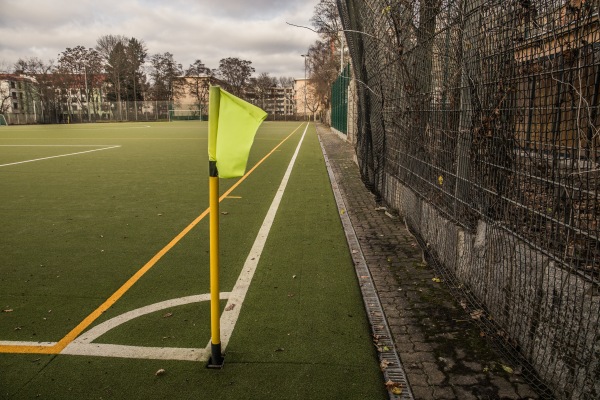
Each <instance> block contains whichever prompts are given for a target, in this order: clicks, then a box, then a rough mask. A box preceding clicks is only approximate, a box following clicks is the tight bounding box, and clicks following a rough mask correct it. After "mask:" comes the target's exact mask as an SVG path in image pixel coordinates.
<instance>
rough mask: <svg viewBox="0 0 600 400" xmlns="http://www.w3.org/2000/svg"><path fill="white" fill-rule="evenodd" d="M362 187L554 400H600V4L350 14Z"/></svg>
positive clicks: (514, 0)
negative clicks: (388, 209) (392, 214)
mask: <svg viewBox="0 0 600 400" xmlns="http://www.w3.org/2000/svg"><path fill="white" fill-rule="evenodd" d="M338 8H339V10H340V14H341V17H342V21H343V26H344V29H345V33H346V38H347V42H348V46H349V50H350V53H351V59H352V63H353V65H352V66H353V75H354V78H355V81H356V83H357V85H356V88H357V95H356V98H357V119H356V121H355V123H356V124H357V136H356V145H357V148H356V151H357V155H358V159H359V165H360V169H361V173H362V177H363V179H364V181H365V183H366V184H367V186H368V187H369V188H370V189H371V190H372V191H373V192H374V193H375V194H376V195H377V196H378V197H379V198H380V199H381V200H383V201H385V202H387V203H388V204H389V205H391V206H393V207H396V208H398V209H400V210H401V211H402V214H403V215H404V216H405V218H406V220H407V222H408V224H409V226H410V227H411V228H412V229H413V230H414V231H415V232H416V233H417V234H418V235H419V237H420V238H421V239H422V240H423V243H424V244H425V245H426V246H427V250H428V253H429V255H430V256H431V258H432V260H433V261H435V263H434V264H435V265H436V266H437V267H438V268H440V270H441V271H443V272H444V274H445V277H446V281H447V283H448V284H449V286H450V287H451V289H452V290H453V292H454V293H455V295H456V297H457V298H458V300H459V301H460V304H461V305H463V307H464V308H465V310H466V311H467V312H469V313H470V314H471V317H472V319H473V320H474V321H477V322H478V323H480V324H481V326H482V328H484V330H485V332H486V333H487V334H488V336H489V337H490V338H492V339H493V340H494V341H495V342H496V343H497V344H499V345H500V348H501V349H502V351H503V354H504V355H505V356H506V357H508V358H510V359H511V360H512V361H513V362H514V363H515V366H517V365H518V366H519V368H522V370H523V375H524V376H525V377H527V378H528V379H529V380H530V382H531V383H532V384H533V385H534V386H535V387H536V388H537V389H538V391H539V393H540V395H541V396H542V397H547V398H551V397H557V398H562V399H592V398H600V288H599V284H600V197H599V192H600V135H599V127H600V116H599V115H598V111H599V105H598V104H599V95H600V19H599V17H598V11H599V8H600V4H599V1H598V0H338Z"/></svg>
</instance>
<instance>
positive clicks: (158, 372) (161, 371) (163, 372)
mask: <svg viewBox="0 0 600 400" xmlns="http://www.w3.org/2000/svg"><path fill="white" fill-rule="evenodd" d="M166 373H167V371H165V370H164V369H162V368H161V369H159V370H158V371H156V372H155V373H154V375H156V376H161V375H164V374H166Z"/></svg>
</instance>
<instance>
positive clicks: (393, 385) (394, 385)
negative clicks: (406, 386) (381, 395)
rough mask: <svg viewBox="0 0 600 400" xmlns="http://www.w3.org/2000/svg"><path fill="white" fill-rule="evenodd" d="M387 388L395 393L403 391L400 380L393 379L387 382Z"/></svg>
mask: <svg viewBox="0 0 600 400" xmlns="http://www.w3.org/2000/svg"><path fill="white" fill-rule="evenodd" d="M385 388H386V389H387V390H389V391H390V392H392V393H393V394H400V393H402V384H401V383H398V382H394V381H392V380H391V379H390V380H388V381H387V382H386V383H385Z"/></svg>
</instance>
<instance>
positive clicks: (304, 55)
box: [302, 54, 308, 119]
mask: <svg viewBox="0 0 600 400" xmlns="http://www.w3.org/2000/svg"><path fill="white" fill-rule="evenodd" d="M302 57H304V119H306V118H307V114H306V84H307V82H306V60H307V58H308V54H302Z"/></svg>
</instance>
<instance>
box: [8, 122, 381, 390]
mask: <svg viewBox="0 0 600 400" xmlns="http://www.w3.org/2000/svg"><path fill="white" fill-rule="evenodd" d="M247 171H248V172H247V174H246V176H244V177H243V178H240V179H232V180H221V181H220V185H221V206H220V207H221V208H220V211H221V215H220V220H221V224H220V226H221V235H220V236H221V240H220V243H221V253H220V258H221V260H220V262H221V292H222V293H221V298H222V301H221V308H222V310H223V311H222V312H223V315H222V341H223V346H224V353H225V366H224V368H223V369H221V370H210V369H206V368H205V365H206V360H207V358H208V352H207V351H206V347H207V344H208V343H209V340H210V315H209V302H208V293H209V258H208V249H209V243H208V233H209V231H208V210H207V208H208V157H207V124H206V123H203V122H196V121H190V122H173V123H153V124H144V123H137V124H133V123H123V124H84V125H51V126H9V127H2V128H0V221H1V223H0V237H1V244H0V246H1V252H0V371H1V372H0V399H32V398H42V399H101V398H103V399H138V398H146V399H191V398H194V399H237V398H244V399H280V398H287V399H337V398H343V399H383V398H386V391H385V386H384V384H383V378H382V376H381V372H380V370H379V366H378V363H377V359H376V354H375V349H374V346H373V344H372V338H371V335H370V330H369V326H368V323H367V319H366V316H365V312H364V307H363V304H362V300H361V297H360V290H359V288H358V285H357V279H356V275H355V272H354V268H353V264H352V260H351V257H350V254H349V251H348V246H347V244H346V241H345V237H344V233H343V229H342V227H341V223H340V220H339V215H338V210H337V207H336V205H335V201H334V198H333V195H332V192H331V187H330V184H329V180H328V176H327V171H326V168H325V164H324V161H323V155H322V153H321V149H320V146H319V142H318V138H317V136H316V133H315V128H314V126H312V125H309V126H307V125H306V123H300V122H293V123H292V122H290V123H274V122H266V123H263V125H262V126H261V128H260V130H259V132H258V134H257V136H256V139H255V142H254V146H253V148H252V151H251V153H250V159H249V162H248V168H247ZM159 370H160V372H159Z"/></svg>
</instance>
